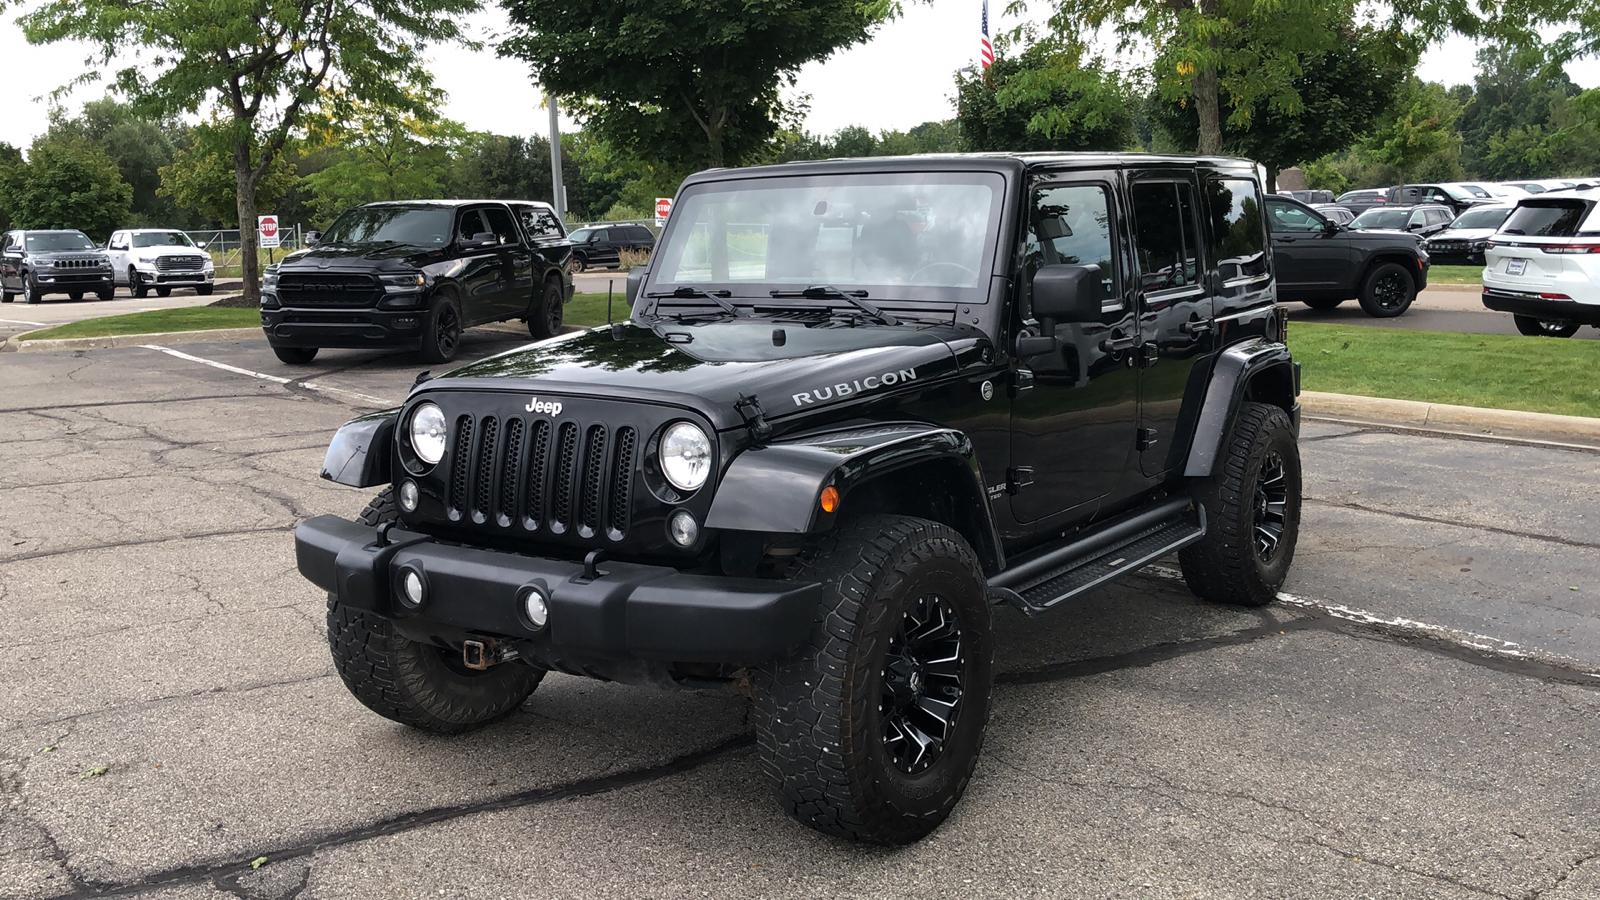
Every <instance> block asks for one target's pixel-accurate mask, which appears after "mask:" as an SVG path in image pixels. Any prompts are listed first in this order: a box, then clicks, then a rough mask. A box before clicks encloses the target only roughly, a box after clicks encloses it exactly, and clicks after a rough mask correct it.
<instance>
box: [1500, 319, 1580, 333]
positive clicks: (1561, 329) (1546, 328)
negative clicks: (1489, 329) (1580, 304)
mask: <svg viewBox="0 0 1600 900" xmlns="http://www.w3.org/2000/svg"><path fill="white" fill-rule="evenodd" d="M1511 318H1512V319H1513V320H1514V321H1515V322H1516V323H1517V330H1518V331H1520V332H1522V333H1523V334H1525V335H1527V336H1528V337H1558V338H1568V337H1572V336H1573V335H1575V334H1577V333H1578V329H1579V328H1581V327H1582V326H1581V325H1579V324H1578V323H1577V322H1568V321H1567V320H1565V319H1541V318H1539V317H1537V316H1518V315H1513V316H1512V317H1511Z"/></svg>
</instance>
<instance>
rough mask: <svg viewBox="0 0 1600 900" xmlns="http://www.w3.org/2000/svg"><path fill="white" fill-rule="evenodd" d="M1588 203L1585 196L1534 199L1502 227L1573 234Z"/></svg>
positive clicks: (1514, 231) (1534, 233)
mask: <svg viewBox="0 0 1600 900" xmlns="http://www.w3.org/2000/svg"><path fill="white" fill-rule="evenodd" d="M1588 207H1589V204H1587V203H1585V202H1584V201H1582V200H1565V199H1562V200H1555V199H1551V200H1534V201H1531V202H1529V203H1525V204H1522V205H1519V206H1518V207H1517V208H1516V210H1514V211H1513V212H1512V213H1511V216H1510V218H1508V219H1506V224H1505V226H1504V227H1502V228H1501V229H1500V231H1501V232H1502V233H1504V234H1524V235H1527V236H1529V237H1571V236H1573V235H1575V234H1577V233H1578V223H1579V222H1582V221H1583V215H1584V213H1585V212H1587V211H1588Z"/></svg>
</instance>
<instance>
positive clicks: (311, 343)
mask: <svg viewBox="0 0 1600 900" xmlns="http://www.w3.org/2000/svg"><path fill="white" fill-rule="evenodd" d="M427 317H428V311H427V309H425V308H418V309H375V308H371V307H350V308H339V307H318V308H316V309H284V308H281V307H280V308H277V309H262V310H261V328H262V330H263V331H265V332H266V333H267V342H268V343H270V344H271V345H272V346H274V347H334V348H341V349H360V348H363V347H382V348H393V349H398V350H416V349H419V348H420V347H421V346H422V337H423V334H424V331H425V329H424V325H425V324H426V321H427Z"/></svg>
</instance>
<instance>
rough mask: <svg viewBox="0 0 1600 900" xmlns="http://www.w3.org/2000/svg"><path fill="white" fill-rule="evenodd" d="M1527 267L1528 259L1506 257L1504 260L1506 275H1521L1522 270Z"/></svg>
mask: <svg viewBox="0 0 1600 900" xmlns="http://www.w3.org/2000/svg"><path fill="white" fill-rule="evenodd" d="M1527 268H1528V261H1527V260H1525V259H1508V260H1506V274H1507V275H1521V274H1522V273H1523V271H1524V270H1526V269H1527Z"/></svg>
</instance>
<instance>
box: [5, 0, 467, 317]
mask: <svg viewBox="0 0 1600 900" xmlns="http://www.w3.org/2000/svg"><path fill="white" fill-rule="evenodd" d="M478 6H479V4H478V2H477V0H384V2H377V0H328V2H325V3H311V2H307V0H301V2H291V3H284V2H274V0H167V2H161V3H128V2H125V0H80V2H73V3H59V2H46V3H45V4H44V5H42V6H40V7H38V8H37V9H35V10H34V11H33V12H31V13H29V14H27V15H25V16H23V17H22V20H21V21H22V25H23V32H24V33H25V34H26V35H27V38H28V40H29V41H32V42H34V43H51V42H56V41H72V40H76V41H83V42H85V43H87V44H89V45H90V46H91V47H93V48H94V58H93V59H92V60H91V63H92V64H96V65H100V66H106V67H109V66H111V65H112V63H113V61H114V60H116V59H118V58H123V57H124V55H125V54H127V53H128V51H129V50H130V49H133V48H138V49H139V51H141V52H140V53H139V54H138V60H139V63H138V64H136V65H132V66H128V67H127V68H123V69H121V70H118V71H115V72H111V73H109V74H110V76H111V78H112V80H113V82H114V84H115V85H116V87H117V89H118V90H119V91H120V92H121V93H122V94H123V95H124V96H126V97H127V98H128V99H129V100H130V101H131V102H132V103H133V104H134V106H135V107H137V108H138V109H140V110H141V111H143V112H145V113H147V114H150V115H157V116H171V115H176V114H178V113H180V112H189V113H195V112H199V111H201V110H202V108H207V107H210V106H211V105H212V104H215V108H216V109H217V110H218V111H219V113H220V115H219V117H218V119H217V123H216V125H217V129H218V131H219V132H220V133H221V134H223V135H225V136H226V140H227V144H228V146H229V148H230V151H231V152H230V155H229V159H231V163H232V169H233V175H234V182H235V192H236V195H237V202H236V206H237V217H238V220H239V221H240V222H241V223H242V227H241V229H240V231H241V237H242V239H243V240H242V243H243V244H244V247H243V262H244V287H245V295H246V297H248V298H250V299H256V298H257V297H259V295H260V287H259V281H260V279H259V274H260V273H259V264H258V262H257V254H256V247H257V243H256V233H255V227H254V225H255V220H256V210H257V189H258V187H259V186H260V184H261V182H262V180H263V179H265V178H267V177H268V175H269V174H270V173H272V172H273V171H274V170H275V167H276V166H277V165H279V163H280V160H281V158H282V155H283V152H284V149H285V147H287V146H288V144H289V141H290V139H291V138H292V136H293V135H294V134H295V133H296V130H297V129H298V128H300V126H301V125H302V123H303V119H304V117H305V116H306V115H307V114H308V113H309V112H310V111H311V110H313V109H314V108H315V107H316V105H317V104H318V102H319V101H320V100H321V98H322V97H323V96H324V93H325V92H332V93H337V94H339V95H342V96H345V97H350V98H354V99H358V100H361V101H365V102H373V103H380V104H388V105H392V106H395V107H398V108H405V107H406V105H407V104H408V103H411V102H413V96H412V95H411V93H410V92H409V91H408V88H410V87H412V86H420V87H423V88H426V87H428V86H429V85H430V83H431V82H430V78H429V75H428V72H427V71H426V69H425V68H424V65H423V53H424V52H425V50H426V48H427V46H428V45H429V44H430V43H433V42H438V41H454V40H460V39H461V38H462V31H461V26H460V24H459V23H460V22H461V20H462V18H463V16H464V15H465V14H466V13H469V12H471V11H473V10H475V9H477V8H478Z"/></svg>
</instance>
